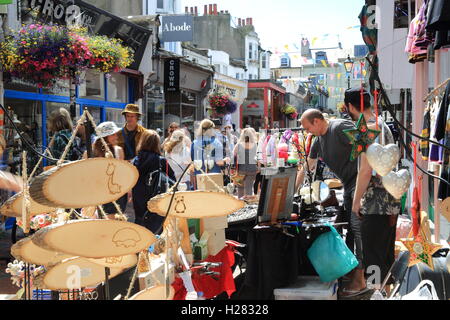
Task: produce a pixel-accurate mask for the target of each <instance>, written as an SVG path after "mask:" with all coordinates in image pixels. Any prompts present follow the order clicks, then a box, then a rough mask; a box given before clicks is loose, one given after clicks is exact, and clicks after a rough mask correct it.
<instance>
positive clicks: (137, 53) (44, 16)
mask: <svg viewBox="0 0 450 320" xmlns="http://www.w3.org/2000/svg"><path fill="white" fill-rule="evenodd" d="M0 1H1V0H0ZM24 2H25V1H24ZM24 8H25V10H26V11H28V12H30V11H33V12H36V13H37V20H39V21H42V22H44V23H57V24H60V25H74V24H79V25H82V26H84V27H86V28H87V29H88V31H89V32H91V33H93V34H98V35H104V36H107V37H110V38H117V39H120V40H122V44H123V45H125V46H127V47H129V48H130V49H131V50H132V51H133V53H134V62H133V63H132V65H131V66H129V68H130V69H134V70H138V69H139V65H140V63H141V61H142V57H143V55H144V51H145V48H146V46H147V42H148V39H149V38H150V35H151V31H150V30H148V29H146V28H143V27H140V26H138V25H136V24H134V23H132V22H130V21H127V20H125V19H122V18H119V17H117V16H115V15H113V14H111V13H109V12H107V11H104V10H101V9H99V8H97V7H95V6H93V5H91V4H88V3H85V2H83V1H81V0H73V1H62V0H28V1H26V2H25V3H24Z"/></svg>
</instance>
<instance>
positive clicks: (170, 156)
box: [164, 130, 191, 188]
mask: <svg viewBox="0 0 450 320" xmlns="http://www.w3.org/2000/svg"><path fill="white" fill-rule="evenodd" d="M189 144H190V139H189V138H188V137H187V136H186V134H185V132H184V131H183V130H175V131H174V132H173V133H172V135H171V137H170V139H169V141H167V142H166V143H165V144H164V156H165V157H166V159H167V161H169V165H170V167H171V168H172V170H173V172H174V173H175V177H176V178H177V180H178V179H180V177H181V174H182V173H183V171H184V169H185V168H186V167H187V166H188V165H189V164H190V163H191V149H190V147H189V146H188V145H189ZM189 180H190V176H189V172H186V173H185V174H184V176H183V179H182V180H181V182H184V183H186V184H187V185H188V188H190V183H189V182H190V181H189Z"/></svg>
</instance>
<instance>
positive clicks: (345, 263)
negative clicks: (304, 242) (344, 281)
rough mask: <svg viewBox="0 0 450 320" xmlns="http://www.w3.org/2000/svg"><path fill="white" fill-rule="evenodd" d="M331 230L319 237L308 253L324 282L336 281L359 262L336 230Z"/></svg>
mask: <svg viewBox="0 0 450 320" xmlns="http://www.w3.org/2000/svg"><path fill="white" fill-rule="evenodd" d="M326 226H327V227H329V228H330V231H329V232H325V233H323V234H321V235H320V236H318V237H317V239H316V240H315V241H314V242H313V244H312V245H311V247H310V248H309V249H308V251H307V256H308V258H309V260H310V261H311V264H312V265H313V267H314V269H315V270H316V272H317V274H318V275H319V277H320V280H322V281H323V282H330V281H334V280H336V279H338V278H340V277H342V276H343V275H345V274H347V273H349V272H350V271H351V270H353V269H354V268H356V266H358V260H357V259H356V257H355V255H354V254H353V253H352V252H351V251H350V249H349V248H348V247H347V245H346V244H345V242H344V240H343V239H342V238H341V236H340V235H339V233H338V232H337V231H336V229H335V228H334V227H333V226H331V225H330V224H326Z"/></svg>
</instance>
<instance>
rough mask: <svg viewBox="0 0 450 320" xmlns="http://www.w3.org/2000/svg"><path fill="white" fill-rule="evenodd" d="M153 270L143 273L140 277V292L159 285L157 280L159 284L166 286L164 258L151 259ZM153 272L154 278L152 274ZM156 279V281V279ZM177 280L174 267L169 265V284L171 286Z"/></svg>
mask: <svg viewBox="0 0 450 320" xmlns="http://www.w3.org/2000/svg"><path fill="white" fill-rule="evenodd" d="M150 265H151V270H150V271H148V272H143V273H140V274H139V275H138V281H139V290H144V289H147V288H150V287H153V286H155V285H157V283H155V279H156V280H158V281H159V283H161V284H164V282H165V276H164V260H163V259H162V258H157V259H150ZM152 272H153V276H152V274H151V273H152ZM154 278H155V279H154ZM174 280H175V272H174V265H173V264H172V263H171V264H169V283H170V284H171V283H172V282H173V281H174Z"/></svg>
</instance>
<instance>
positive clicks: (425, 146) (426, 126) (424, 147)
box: [419, 101, 431, 161]
mask: <svg viewBox="0 0 450 320" xmlns="http://www.w3.org/2000/svg"><path fill="white" fill-rule="evenodd" d="M430 109H431V103H430V102H429V101H428V106H427V107H426V109H425V114H424V116H423V126H422V133H421V135H420V136H421V137H423V138H425V139H429V138H430V126H431V121H430V113H431V110H430ZM419 148H420V153H421V154H422V159H423V160H425V161H427V160H428V156H429V154H430V144H429V142H428V141H427V140H420V147H419Z"/></svg>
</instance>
